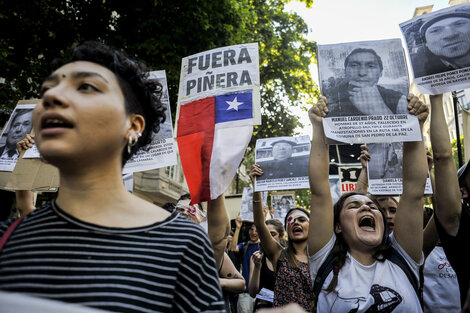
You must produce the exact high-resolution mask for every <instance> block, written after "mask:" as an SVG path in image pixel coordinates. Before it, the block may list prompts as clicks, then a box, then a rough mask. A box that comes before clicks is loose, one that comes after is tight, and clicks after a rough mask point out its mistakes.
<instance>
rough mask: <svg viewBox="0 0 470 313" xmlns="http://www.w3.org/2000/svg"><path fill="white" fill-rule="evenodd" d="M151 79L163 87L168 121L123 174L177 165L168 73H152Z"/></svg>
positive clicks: (163, 98)
mask: <svg viewBox="0 0 470 313" xmlns="http://www.w3.org/2000/svg"><path fill="white" fill-rule="evenodd" d="M150 78H152V79H156V80H157V81H158V82H159V83H160V84H161V85H162V96H161V99H160V100H161V102H162V103H163V105H164V106H165V107H166V108H167V110H166V112H165V114H166V119H165V122H164V123H163V124H161V125H160V130H159V131H158V133H153V134H152V141H151V142H150V144H148V145H147V146H145V147H142V148H141V149H140V150H139V151H137V153H136V154H134V155H133V156H132V158H131V159H130V160H129V161H127V163H126V165H125V166H124V168H123V170H122V173H123V174H129V173H133V172H142V171H147V170H152V169H157V168H162V167H166V166H171V165H175V164H176V163H177V160H176V146H175V140H174V138H173V127H172V122H171V109H170V97H169V95H168V86H167V80H166V73H165V71H153V72H150Z"/></svg>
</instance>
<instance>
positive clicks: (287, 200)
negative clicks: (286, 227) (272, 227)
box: [271, 191, 295, 223]
mask: <svg viewBox="0 0 470 313" xmlns="http://www.w3.org/2000/svg"><path fill="white" fill-rule="evenodd" d="M271 206H272V207H273V209H274V216H273V217H274V218H277V219H278V220H280V221H281V222H282V223H284V218H285V217H286V214H287V212H288V211H289V210H290V209H293V208H295V192H288V191H278V192H273V193H271Z"/></svg>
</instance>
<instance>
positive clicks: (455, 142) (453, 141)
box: [451, 135, 465, 169]
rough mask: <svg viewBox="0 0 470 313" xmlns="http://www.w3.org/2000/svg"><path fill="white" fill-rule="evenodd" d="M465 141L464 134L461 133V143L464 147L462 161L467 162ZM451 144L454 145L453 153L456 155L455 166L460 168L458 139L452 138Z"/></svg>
mask: <svg viewBox="0 0 470 313" xmlns="http://www.w3.org/2000/svg"><path fill="white" fill-rule="evenodd" d="M463 141H464V138H463V135H460V145H461V148H462V161H463V163H465V151H464V144H463ZM451 145H452V155H453V156H454V161H455V166H456V167H457V169H459V168H460V166H459V152H458V148H457V139H454V140H452V141H451ZM462 165H463V164H462Z"/></svg>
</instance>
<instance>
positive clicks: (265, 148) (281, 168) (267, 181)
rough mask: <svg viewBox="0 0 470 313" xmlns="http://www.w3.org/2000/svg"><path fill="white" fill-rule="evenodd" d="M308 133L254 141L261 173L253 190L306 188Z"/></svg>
mask: <svg viewBox="0 0 470 313" xmlns="http://www.w3.org/2000/svg"><path fill="white" fill-rule="evenodd" d="M309 155H310V137H309V136H299V137H273V138H263V139H258V140H257V141H256V148H255V162H256V164H258V165H259V166H260V167H261V170H262V171H263V175H261V176H258V177H256V180H255V191H266V190H288V189H304V188H309V182H308V158H309Z"/></svg>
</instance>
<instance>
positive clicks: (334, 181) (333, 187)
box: [329, 175, 341, 203]
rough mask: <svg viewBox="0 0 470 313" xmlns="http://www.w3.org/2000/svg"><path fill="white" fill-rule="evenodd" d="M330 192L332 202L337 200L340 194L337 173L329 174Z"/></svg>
mask: <svg viewBox="0 0 470 313" xmlns="http://www.w3.org/2000/svg"><path fill="white" fill-rule="evenodd" d="M329 181H330V192H331V199H332V200H333V203H336V201H338V199H339V197H340V196H341V183H340V180H339V175H330V176H329Z"/></svg>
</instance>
